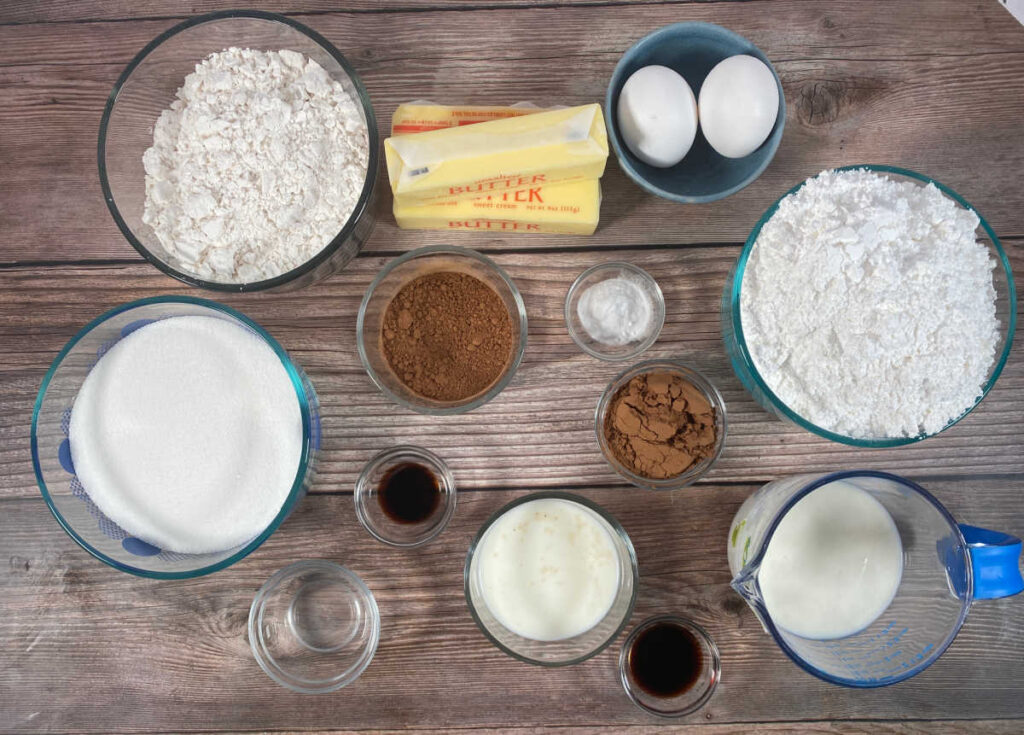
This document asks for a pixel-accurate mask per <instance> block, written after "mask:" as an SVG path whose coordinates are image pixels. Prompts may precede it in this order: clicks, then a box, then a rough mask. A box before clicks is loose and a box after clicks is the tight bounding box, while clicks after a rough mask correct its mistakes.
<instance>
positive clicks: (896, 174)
mask: <svg viewBox="0 0 1024 735" xmlns="http://www.w3.org/2000/svg"><path fill="white" fill-rule="evenodd" d="M835 170H836V171H853V170H867V171H874V172H875V173H879V174H882V175H885V176H888V177H889V178H890V179H893V180H894V181H909V182H913V183H916V184H918V185H920V186H926V185H928V184H934V185H935V187H936V188H937V189H938V190H939V191H941V192H942V193H943V194H945V195H946V196H947V197H949V198H950V199H952V200H953V201H954V202H956V204H957V205H959V206H960V207H963V208H964V209H969V210H971V211H972V212H974V214H976V215H977V216H978V220H979V224H978V231H977V233H976V237H977V239H978V242H981V243H984V244H985V245H986V246H987V247H988V249H989V252H990V253H991V255H992V258H993V259H994V260H995V262H996V267H995V269H994V270H993V271H992V285H993V287H994V288H995V291H996V318H997V319H998V320H999V325H1000V329H1001V331H1000V336H999V342H998V343H997V344H996V353H995V354H996V357H995V360H994V361H993V362H992V367H991V368H990V369H989V374H988V377H987V379H986V380H985V384H984V386H983V389H982V392H981V395H979V396H978V398H977V400H975V402H974V405H972V406H971V407H970V408H968V409H967V410H966V411H964V412H963V413H962V414H960V415H959V416H957V417H956V418H955V419H953V420H952V421H950V422H949V423H948V424H946V426H944V427H943V428H942V429H941V430H940V431H937V432H934V433H932V434H919V435H917V436H911V437H886V438H877V439H859V438H855V437H850V436H845V435H843V434H836V433H835V432H832V431H828V430H827V429H823V428H822V427H820V426H816V425H815V424H813V423H811V422H810V421H808V420H807V419H805V418H803V417H802V416H800V415H799V414H797V413H796V412H795V411H793V410H792V409H791V408H789V406H787V405H786V404H785V403H783V402H782V400H780V399H779V397H778V396H777V395H775V393H773V392H772V390H771V388H769V387H768V385H767V384H766V383H765V382H764V380H763V379H762V377H761V375H760V374H759V373H758V371H757V368H756V367H755V366H754V361H753V359H752V358H751V356H750V351H749V348H748V346H747V342H746V339H745V337H744V334H743V324H742V319H741V314H740V293H741V289H742V286H743V274H744V271H745V269H746V266H747V260H748V259H749V258H750V253H751V251H752V250H753V248H754V243H756V242H757V238H758V236H759V235H760V234H761V228H762V227H764V224H765V223H766V222H767V221H768V220H770V219H771V218H772V216H773V215H774V214H775V212H776V210H778V208H779V202H781V201H782V200H783V199H785V198H786V197H787V196H789V195H790V194H793V193H794V192H796V191H798V190H799V189H800V188H801V187H802V186H803V185H804V183H806V182H801V183H800V184H798V185H797V186H794V187H793V188H792V189H790V190H789V191H787V192H786V193H785V194H783V195H782V196H781V197H779V198H778V199H777V200H776V201H775V203H774V204H772V206H771V207H769V208H768V210H767V211H766V212H765V213H764V214H763V215H761V219H759V220H758V221H757V224H756V225H755V226H754V229H753V230H752V231H751V233H750V236H749V237H748V238H747V242H746V244H745V245H744V246H743V251H742V252H741V253H740V257H739V259H738V260H737V261H736V264H735V265H734V266H733V268H732V270H731V271H730V272H729V275H728V276H727V277H726V281H725V290H724V292H723V293H722V340H723V341H724V342H725V351H726V353H727V354H728V355H729V360H730V362H731V363H732V368H733V371H735V373H736V376H737V377H738V378H739V379H740V382H742V383H743V386H744V387H745V388H746V389H747V390H748V391H749V392H750V394H751V395H752V396H753V397H754V400H756V401H757V402H758V403H759V404H761V406H762V407H763V408H765V409H766V410H767V411H768V412H770V413H773V414H775V415H776V416H778V417H779V418H781V419H783V420H785V421H789V422H791V423H794V424H796V425H797V426H799V427H801V428H803V429H806V430H807V431H810V432H812V433H814V434H817V435H818V436H821V437H824V438H826V439H830V440H832V441H834V442H840V443H841V444H849V445H851V446H855V447H874V448H877V447H895V446H900V445H903V444H912V443H914V442H919V441H921V440H923V439H927V438H928V437H930V436H934V435H935V434H938V433H941V432H942V431H945V430H946V429H948V428H949V427H950V426H952V425H953V424H955V423H957V422H958V421H960V419H962V418H963V417H964V416H966V415H967V414H969V413H970V412H971V411H973V410H974V409H975V408H976V407H977V406H978V404H979V403H981V401H982V399H984V398H985V396H986V395H988V392H989V391H990V390H992V387H993V386H994V385H995V384H996V380H997V379H998V378H999V375H1000V373H1002V371H1003V366H1004V365H1005V364H1006V359H1007V358H1008V357H1009V355H1010V348H1011V347H1012V346H1013V334H1014V331H1015V330H1016V328H1017V290H1016V288H1015V286H1014V283H1013V274H1012V273H1011V272H1010V262H1009V260H1008V259H1007V257H1006V253H1005V251H1004V250H1003V246H1002V245H1001V244H1000V243H999V238H998V237H996V233H995V232H994V231H993V230H992V228H991V227H990V226H989V224H988V222H986V221H985V218H984V217H982V216H981V213H979V212H978V211H977V210H976V209H975V208H974V207H973V206H971V204H970V203H969V202H968V201H967V200H966V199H964V198H963V197H962V196H960V195H959V194H957V193H956V192H955V191H953V190H952V189H950V188H949V187H948V186H944V185H943V184H940V183H939V182H938V181H935V180H934V179H931V178H929V177H927V176H925V175H923V174H919V173H917V172H916V171H910V170H908V169H903V168H896V167H894V166H879V165H869V164H867V165H858V166H844V167H842V168H837V169H835Z"/></svg>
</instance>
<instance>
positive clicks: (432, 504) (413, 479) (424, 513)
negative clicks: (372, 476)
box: [377, 462, 441, 523]
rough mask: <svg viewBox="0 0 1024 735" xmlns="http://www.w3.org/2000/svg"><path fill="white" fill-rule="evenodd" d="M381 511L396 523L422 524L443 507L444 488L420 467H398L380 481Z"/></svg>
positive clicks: (432, 474)
mask: <svg viewBox="0 0 1024 735" xmlns="http://www.w3.org/2000/svg"><path fill="white" fill-rule="evenodd" d="M377 497H378V499H379V500H380V509H381V510H382V511H384V515H386V516H387V517H388V518H390V519H391V520H393V521H395V522H396V523H420V522H422V521H425V520H427V519H428V518H430V516H431V515H433V513H434V511H435V510H437V506H439V505H440V504H441V487H440V485H439V484H438V482H437V478H436V477H435V476H434V473H433V472H431V471H430V470H429V469H427V468H426V467H424V466H423V465H421V464H414V463H412V462H407V463H405V464H400V465H395V466H394V467H392V468H391V469H390V470H388V471H387V474H385V475H384V477H383V479H381V481H380V488H379V490H378V494H377Z"/></svg>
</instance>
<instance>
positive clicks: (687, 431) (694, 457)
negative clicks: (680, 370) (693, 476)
mask: <svg viewBox="0 0 1024 735" xmlns="http://www.w3.org/2000/svg"><path fill="white" fill-rule="evenodd" d="M715 434H716V428H715V409H714V407H713V406H712V405H711V403H710V402H709V401H708V399H707V398H706V397H705V395H704V393H703V391H701V390H700V389H699V388H697V387H696V386H695V385H693V384H692V383H690V382H689V381H688V380H686V379H685V378H683V377H681V376H679V375H676V374H674V373H668V372H651V373H644V374H642V375H637V376H636V377H634V378H633V379H632V380H630V381H629V382H628V383H626V384H625V385H624V386H622V387H621V388H619V390H618V391H616V393H615V395H614V396H613V397H612V400H611V403H610V405H609V407H608V413H607V415H606V417H605V422H604V435H605V439H606V440H607V442H608V446H609V447H610V449H611V452H612V454H613V455H615V458H616V459H618V460H619V462H620V463H622V465H624V466H625V467H626V468H627V469H628V470H630V471H631V472H633V473H634V474H637V475H640V476H641V477H646V478H650V479H652V480H665V479H669V478H672V477H678V476H679V475H681V474H683V473H684V472H686V471H687V470H688V469H690V467H692V466H693V465H695V464H697V463H698V462H700V461H701V460H704V459H707V458H708V457H710V456H711V455H712V454H714V451H715V438H716V437H715Z"/></svg>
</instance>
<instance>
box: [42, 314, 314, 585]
mask: <svg viewBox="0 0 1024 735" xmlns="http://www.w3.org/2000/svg"><path fill="white" fill-rule="evenodd" d="M179 316H206V317H213V318H216V319H224V320H226V321H229V322H232V323H234V324H237V325H239V326H241V327H243V328H244V329H246V330H248V331H250V332H252V333H253V334H255V335H257V336H258V337H259V338H260V339H262V340H263V341H264V342H266V343H267V345H268V346H269V347H270V348H271V349H272V350H273V351H274V352H275V353H276V354H277V356H278V357H279V358H280V360H281V363H282V364H283V365H284V367H285V369H286V370H287V372H288V375H289V377H290V378H291V382H292V385H293V386H294V388H295V398H296V401H298V404H299V410H300V413H301V416H302V455H301V457H300V460H299V466H298V468H297V470H296V473H295V480H294V482H293V484H292V487H291V490H290V491H289V493H288V496H287V498H286V499H285V501H284V504H283V505H282V507H281V510H280V511H279V512H278V514H277V516H276V517H275V518H274V520H273V521H271V523H270V525H268V526H267V527H266V529H264V530H263V532H262V533H260V534H259V535H258V536H256V538H254V539H252V540H250V541H249V542H248V543H245V544H242V545H241V546H238V547H235V548H232V549H225V550H224V551H218V552H211V553H206V554H182V553H178V552H173V551H168V550H166V549H159V548H157V547H155V546H153V545H151V544H148V543H146V542H145V541H142V540H141V539H138V538H135V537H134V536H132V535H131V534H129V533H128V532H126V531H125V530H124V529H122V528H121V527H120V526H118V525H117V524H116V523H114V521H112V520H111V519H110V518H108V517H107V516H106V515H104V514H103V513H102V512H101V511H100V509H99V508H98V507H96V505H95V503H93V502H92V500H91V499H90V498H89V495H88V494H87V493H86V492H85V489H84V488H83V487H82V483H81V482H80V481H79V479H78V476H77V475H76V474H75V467H74V464H73V463H72V460H71V443H70V437H69V424H70V421H71V409H72V406H73V405H74V402H75V398H76V397H77V395H78V391H79V389H80V388H81V387H82V383H84V382H85V378H86V376H88V374H89V371H90V370H92V367H93V365H95V364H96V362H97V361H98V360H99V358H100V357H101V356H102V355H104V354H105V353H106V351H107V350H109V349H110V348H111V347H112V346H113V345H114V344H116V343H117V342H118V341H119V340H121V339H123V338H124V337H126V336H128V335H129V334H131V333H132V332H133V331H135V330H136V329H138V328H140V327H142V326H144V325H146V324H148V323H150V322H153V321H157V320H159V319H168V318H174V317H179ZM31 448H32V464H33V467H34V468H35V473H36V482H37V483H38V484H39V491H40V492H41V493H42V495H43V499H44V500H45V501H46V504H47V505H48V506H49V507H50V511H51V512H52V513H53V516H54V518H56V519H57V522H58V523H59V524H60V525H61V527H62V528H63V529H64V530H65V531H67V533H68V535H69V536H71V538H73V539H74V540H75V541H76V542H77V543H78V545H79V546H81V547H82V548H83V549H85V550H86V551H88V552H89V553H90V554H92V555H93V556H95V557H96V558H97V559H99V560H100V561H102V562H104V563H105V564H109V565H110V566H112V567H114V568H115V569H119V570H121V571H122V572H128V573H130V574H137V575H139V576H141V577H153V578H156V579H190V578H192V577H199V576H202V575H204V574H210V573H211V572H216V571H218V570H220V569H224V568H225V567H228V566H231V565H232V564H234V563H235V562H236V561H239V560H240V559H244V558H245V557H246V556H248V555H249V554H251V553H252V552H253V551H255V550H256V549H257V548H259V546H260V544H262V543H263V542H264V541H266V540H267V539H268V538H269V537H270V535H271V534H272V533H274V531H276V530H277V528H278V527H279V526H280V525H281V524H282V523H283V522H284V520H285V518H287V517H288V515H289V514H290V513H291V512H292V510H293V509H294V508H295V506H296V504H297V503H298V502H299V500H301V499H302V497H303V496H304V495H305V494H306V490H307V489H308V488H309V486H310V484H311V483H312V481H313V477H314V474H315V467H316V457H317V452H318V451H319V449H320V404H319V402H318V400H317V395H316V391H315V390H314V389H313V384H312V383H310V381H309V378H307V377H306V374H305V373H304V372H303V371H302V368H301V367H299V366H298V365H297V364H296V363H295V362H294V361H292V359H291V358H290V357H289V356H288V353H287V352H285V351H284V349H283V348H282V347H281V345H279V344H278V343H277V341H276V340H275V339H274V338H273V337H271V336H270V334H268V333H267V332H266V330H264V329H263V328H262V327H260V325H258V324H257V323H256V322H254V321H252V320H251V319H249V318H248V317H246V316H245V315H244V314H241V313H239V312H237V311H235V310H234V309H230V308H228V307H227V306H223V305H222V304H218V303H216V302H214V301H207V300H206V299H197V298H193V297H190V296H158V297H155V298H149V299H141V300H139V301H133V302H131V303H128V304H124V305H123V306H119V307H117V308H116V309H113V310H111V311H108V312H107V313H106V314H102V315H100V316H98V317H97V318H95V319H93V320H92V321H91V322H89V323H88V324H86V325H85V326H84V327H82V329H81V330H80V331H79V332H78V334H76V335H75V336H74V337H72V339H71V340H70V341H69V342H68V343H67V345H65V347H64V349H63V350H61V351H60V354H58V355H57V357H56V358H55V359H54V361H53V364H52V365H51V366H50V369H49V371H48V372H47V373H46V376H45V377H44V378H43V384H42V385H41V386H40V388H39V395H38V397H37V398H36V404H35V409H34V410H33V413H32V428H31Z"/></svg>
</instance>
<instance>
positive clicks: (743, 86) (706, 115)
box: [697, 55, 779, 158]
mask: <svg viewBox="0 0 1024 735" xmlns="http://www.w3.org/2000/svg"><path fill="white" fill-rule="evenodd" d="M697 107H698V108H699V110H700V127H701V130H703V131H704V137H705V138H707V141H708V143H710V144H711V147H712V148H714V149H715V150H716V151H718V152H719V153H721V154H722V155H723V156H725V157H726V158H743V156H749V155H750V154H751V153H753V152H754V151H756V150H757V149H758V147H759V146H760V145H761V144H762V143H764V141H765V139H767V137H768V135H769V134H770V133H771V132H772V128H773V127H774V126H775V118H776V117H778V115H779V88H778V86H777V85H776V83H775V75H774V74H772V70H771V69H769V68H768V67H767V65H765V63H764V62H763V61H761V60H760V59H756V58H754V57H753V56H746V55H740V56H730V57H729V58H728V59H725V60H724V61H720V62H718V64H716V65H715V68H714V69H712V70H711V73H710V74H708V76H707V78H706V79H705V80H704V84H703V85H702V86H701V88H700V101H699V102H698V105H697Z"/></svg>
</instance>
